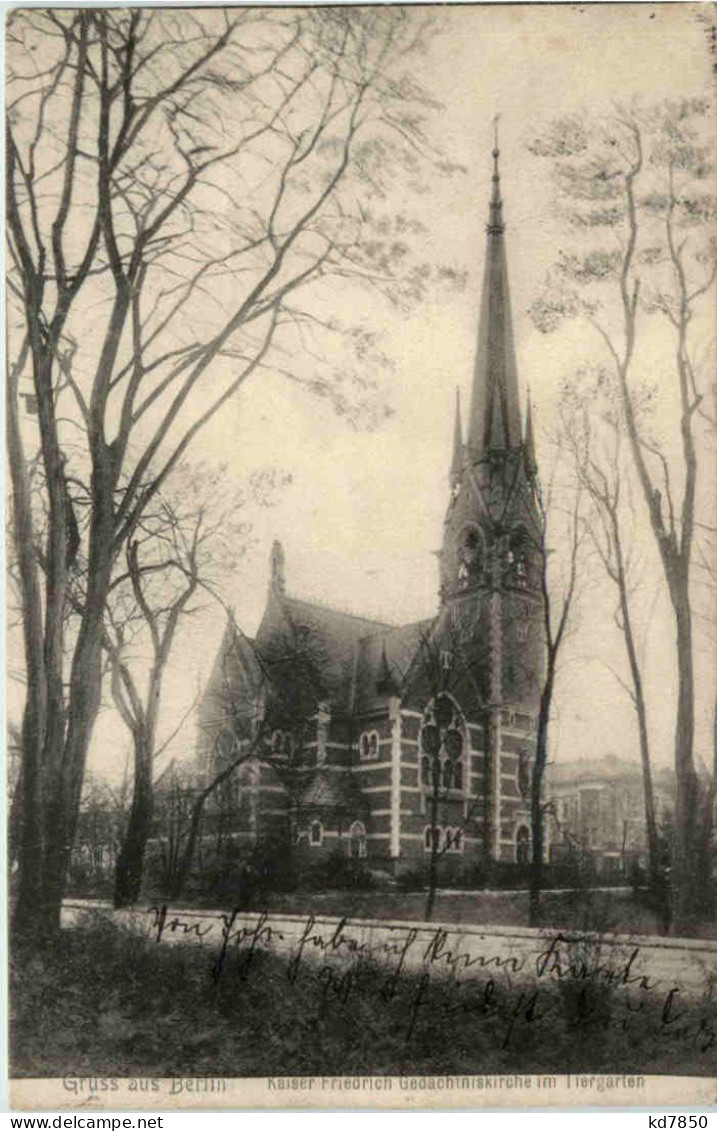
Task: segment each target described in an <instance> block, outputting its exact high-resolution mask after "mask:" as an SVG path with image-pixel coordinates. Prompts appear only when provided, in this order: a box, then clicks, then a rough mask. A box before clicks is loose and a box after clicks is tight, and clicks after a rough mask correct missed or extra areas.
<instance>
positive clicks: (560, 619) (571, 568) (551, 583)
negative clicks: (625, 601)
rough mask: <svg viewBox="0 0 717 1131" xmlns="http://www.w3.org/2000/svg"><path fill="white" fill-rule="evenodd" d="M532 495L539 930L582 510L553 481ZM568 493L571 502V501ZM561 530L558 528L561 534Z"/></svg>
mask: <svg viewBox="0 0 717 1131" xmlns="http://www.w3.org/2000/svg"><path fill="white" fill-rule="evenodd" d="M561 455H562V453H560V452H559V453H558V458H557V459H556V462H555V465H554V466H555V471H556V473H557V469H558V468H560V467H561V458H560V457H561ZM532 486H533V494H534V498H535V503H536V508H535V514H536V529H535V531H533V532H531V533H532V538H533V540H534V560H535V561H536V568H537V569H538V571H539V575H540V594H541V613H542V620H543V637H544V641H545V670H544V673H543V678H542V682H541V687H540V700H539V706H538V722H537V727H536V736H535V761H534V762H533V772H532V777H531V789H530V824H531V834H532V836H531V840H532V847H531V869H530V912H529V915H530V924H531V926H537V925H538V923H539V920H540V893H541V891H542V886H543V858H544V855H545V835H544V834H545V816H546V802H545V797H544V784H545V770H546V767H547V765H548V754H549V741H548V739H549V732H550V723H551V716H552V709H553V698H554V694H555V684H556V680H557V678H558V673H559V661H560V659H561V658H562V648H563V645H564V643H565V639H566V634H567V632H568V626H569V624H570V618H571V614H572V613H573V611H574V603H575V595H576V589H577V584H578V575H579V568H580V547H581V541H582V536H581V528H580V507H581V497H582V492H581V490H580V487H579V485H577V486H575V487H572V488H571V489H570V490H569V491H568V492H567V499H568V506H567V508H564V506H563V504H562V503H561V501H560V500H559V499H558V498H557V497H556V494H557V492H556V486H555V476H553V477H551V479H550V480H549V481H548V483H547V486H546V487H545V488H544V487H542V485H541V483H540V481H539V480H538V478H537V477H535V478H534V479H533V483H532ZM571 494H572V499H571V498H570V496H571ZM561 527H562V529H561ZM558 541H559V542H560V543H562V545H563V547H564V552H563V555H562V557H563V560H562V563H561V565H562V573H563V577H562V579H561V582H562V584H561V587H560V591H559V593H558V592H556V588H557V579H556V578H555V572H556V571H555V570H553V569H552V566H551V561H550V558H551V555H552V554H554V553H555V548H556V547H555V545H554V544H553V543H554V542H558Z"/></svg>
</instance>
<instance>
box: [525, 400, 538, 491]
mask: <svg viewBox="0 0 717 1131" xmlns="http://www.w3.org/2000/svg"><path fill="white" fill-rule="evenodd" d="M523 463H524V465H525V474H526V475H527V476H528V479H532V478H533V477H534V476H535V475H536V474H537V472H538V461H537V460H536V458H535V436H534V435H533V406H532V404H531V403H530V389H528V407H527V409H526V411H525V443H524V444H523Z"/></svg>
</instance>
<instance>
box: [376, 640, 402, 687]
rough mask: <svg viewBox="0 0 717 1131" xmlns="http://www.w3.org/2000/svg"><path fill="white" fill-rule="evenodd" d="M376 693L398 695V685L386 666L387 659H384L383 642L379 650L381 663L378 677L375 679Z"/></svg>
mask: <svg viewBox="0 0 717 1131" xmlns="http://www.w3.org/2000/svg"><path fill="white" fill-rule="evenodd" d="M376 691H377V692H378V694H379V695H397V694H398V685H397V683H396V680H395V679H394V677H393V673H392V671H391V669H390V667H389V665H388V659H387V657H386V641H385V640H384V642H383V647H382V649H381V663H380V664H379V669H378V676H377V679H376Z"/></svg>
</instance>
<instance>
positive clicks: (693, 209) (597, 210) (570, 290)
mask: <svg viewBox="0 0 717 1131" xmlns="http://www.w3.org/2000/svg"><path fill="white" fill-rule="evenodd" d="M709 112H710V105H709V100H708V99H707V98H705V99H699V98H694V99H683V100H677V101H673V102H666V103H664V104H663V105H661V106H657V107H652V108H647V109H644V110H643V109H640V108H637V107H631V108H625V107H622V106H616V107H615V109H614V112H613V113H612V114H611V115H609V116H608V117H605V118H602V119H599V120H596V121H587V120H583V119H581V118H580V117H578V116H577V115H576V116H573V117H571V118H568V119H563V120H561V121H560V122H557V123H555V125H554V127H553V128H552V131H550V132H549V134H548V135H547V136H546V137H544V138H539V139H538V140H537V141H535V142H534V143H533V145H532V147H531V148H532V149H533V151H534V152H535V153H536V154H537V155H538V156H541V157H547V158H549V159H550V160H551V161H552V162H553V167H554V170H555V174H556V180H557V185H558V190H559V199H560V203H561V206H562V214H563V217H564V218H565V220H566V222H567V224H569V225H571V226H572V228H573V231H574V232H575V233H576V238H579V237H580V236H582V237H587V239H588V240H589V246H588V247H587V249H586V248H585V247H584V246H581V247H579V248H577V249H576V251H575V252H570V253H568V252H563V253H562V254H561V257H560V259H559V261H558V263H557V266H556V271H555V273H554V275H553V277H552V280H551V284H550V285H549V286H548V289H547V290H546V293H545V294H544V295H543V296H542V297H541V298H540V299H539V300H537V301H536V303H535V304H534V306H533V314H534V319H535V322H536V324H537V325H538V326H539V327H540V328H541V329H543V330H545V331H549V330H553V329H555V328H556V326H557V325H558V324H559V323H560V321H561V320H562V319H563V318H564V317H566V316H568V317H582V318H584V319H585V320H586V321H587V323H588V324H589V325H590V326H591V327H592V328H593V330H594V331H595V333H596V334H597V337H598V340H599V342H600V343H601V344H602V347H603V348H604V350H605V353H606V357H607V360H608V363H609V365H610V366H611V369H612V372H613V374H614V378H615V382H616V385H617V388H618V390H619V394H620V401H621V411H622V419H623V422H624V428H625V434H626V436H627V442H628V448H629V451H630V454H631V458H632V463H633V466H634V469H635V474H636V477H637V480H638V482H639V486H640V492H641V496H642V500H643V503H644V508H645V512H646V519H647V523H648V528H649V530H650V532H651V535H652V542H653V547H654V550H655V551H656V556H657V559H658V560H659V563H660V568H661V573H662V578H663V581H664V584H665V587H666V590H667V593H668V594H669V598H670V603H671V607H672V614H673V620H674V626H675V644H674V657H675V666H676V670H677V683H678V687H677V708H676V713H675V746H674V751H675V754H674V756H675V774H676V779H677V800H676V811H675V837H674V845H673V854H672V857H673V858H672V903H673V908H672V912H673V916H672V918H673V924H674V927H675V929H676V930H678V931H682V930H685V929H687V927H688V925H689V922H690V920H691V918H692V917H693V916H694V915H695V913H697V912H698V910H699V903H700V885H699V883H697V882H696V877H695V871H694V867H693V858H694V852H695V847H696V842H697V839H698V829H699V825H700V803H699V784H698V779H697V773H696V769H695V753H694V735H695V678H694V617H693V610H692V601H691V588H690V580H691V578H690V574H691V566H692V562H693V556H694V538H695V522H696V507H697V505H698V501H699V495H698V485H699V481H700V474H699V473H700V461H699V458H698V457H699V445H700V432H701V428H702V424H703V423H704V415H705V412H706V409H705V401H704V389H701V388H700V376H701V368H702V366H701V357H700V354H701V350H702V343H701V341H700V329H699V327H700V314H701V312H702V311H703V310H704V309H705V304H706V303H708V302H709V297H708V296H709V294H710V292H711V291H712V290H713V288H714V282H715V278H716V277H717V244H715V239H714V219H715V207H714V197H713V195H712V194H711V193H710V191H709V183H708V182H709V178H710V176H711V175H712V170H713V163H712V158H711V154H710V145H709V141H708V139H707V138H706V136H705V130H704V123H705V121H706V119H707V116H708V114H709ZM587 288H594V289H591V290H588V289H587ZM600 289H602V292H603V297H602V298H600V297H599V294H598V292H599V290H600ZM650 317H655V318H661V319H662V321H663V325H664V327H665V328H666V330H667V333H668V334H669V335H670V336H671V339H672V357H671V365H670V371H669V374H668V375H666V376H665V378H664V379H663V383H662V384H663V398H665V400H667V399H668V398H669V405H670V408H671V409H672V410H673V411H669V410H668V411H666V412H665V414H664V418H665V421H667V420H673V421H674V422H675V430H676V435H675V436H674V442H673V443H672V444H671V443H670V437H669V436H668V435H667V434H666V433H665V430H664V429H663V432H662V433H661V434H660V433H658V434H656V429H655V428H652V427H650V426H648V425H647V424H646V416H645V414H644V413H643V412H641V411H640V408H641V404H642V403H643V402H644V399H645V398H648V399H649V398H650V397H652V398H653V399H654V398H655V396H656V391H655V389H654V388H650V387H649V386H648V387H647V388H646V387H645V385H644V383H643V384H641V383H640V381H639V370H638V367H639V352H640V347H641V346H644V345H645V344H646V343H648V342H649V340H650V337H651V334H650V331H648V329H647V326H646V322H647V320H648V318H650ZM663 364H665V365H667V364H668V361H667V358H665V359H664V361H663Z"/></svg>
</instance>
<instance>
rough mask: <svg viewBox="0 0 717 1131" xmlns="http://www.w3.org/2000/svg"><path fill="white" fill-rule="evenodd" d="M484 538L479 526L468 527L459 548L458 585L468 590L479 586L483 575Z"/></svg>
mask: <svg viewBox="0 0 717 1131" xmlns="http://www.w3.org/2000/svg"><path fill="white" fill-rule="evenodd" d="M483 558H484V546H483V537H482V535H481V532H480V530H479V529H478V527H477V526H467V527H466V528H465V529H464V531H463V533H462V535H461V540H460V544H459V547H458V585H459V588H461V589H467V588H468V587H469V586H470V585H475V584H477V583H478V582H479V581H480V579H481V576H482V573H483Z"/></svg>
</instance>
